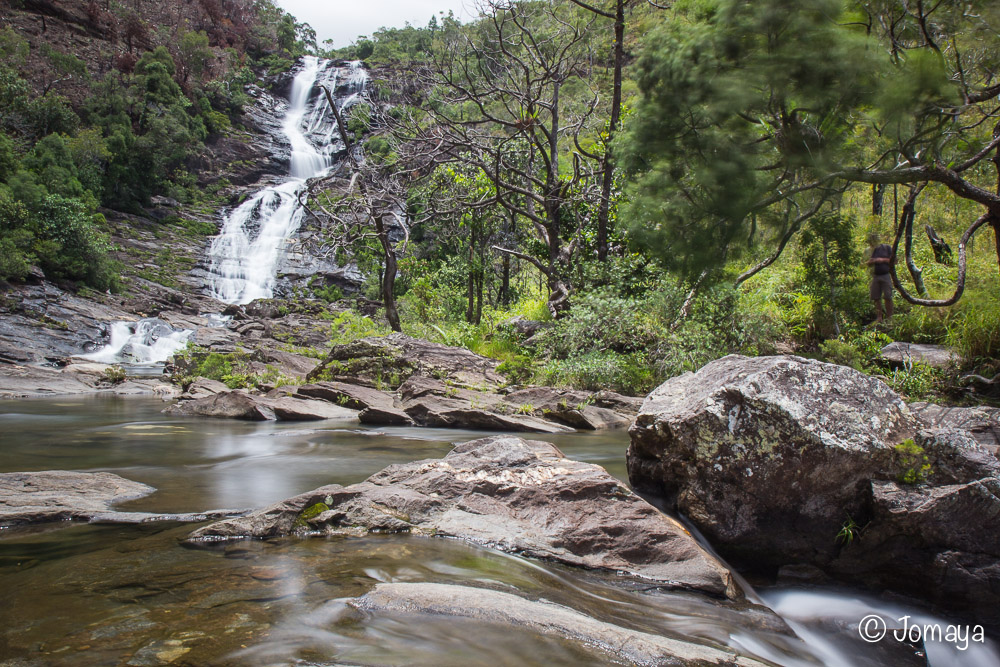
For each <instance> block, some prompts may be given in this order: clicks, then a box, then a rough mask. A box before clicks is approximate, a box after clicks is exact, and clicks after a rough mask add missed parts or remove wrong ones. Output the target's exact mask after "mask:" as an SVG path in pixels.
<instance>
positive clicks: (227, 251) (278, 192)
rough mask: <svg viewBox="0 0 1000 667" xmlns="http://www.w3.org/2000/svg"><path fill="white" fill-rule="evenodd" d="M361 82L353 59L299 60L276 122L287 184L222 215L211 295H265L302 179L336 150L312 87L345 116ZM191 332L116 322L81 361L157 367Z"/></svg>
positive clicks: (293, 226)
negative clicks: (285, 153)
mask: <svg viewBox="0 0 1000 667" xmlns="http://www.w3.org/2000/svg"><path fill="white" fill-rule="evenodd" d="M367 82H368V73H367V72H366V71H365V70H364V69H363V68H362V66H361V62H360V61H358V62H352V63H349V64H348V65H347V66H346V67H337V66H335V65H334V64H333V63H332V62H330V61H329V60H320V59H319V58H316V57H314V56H306V57H305V58H303V63H302V69H301V70H300V71H299V72H298V74H296V76H295V79H294V81H293V83H292V91H291V96H290V98H289V101H288V110H287V111H286V113H285V117H284V120H283V122H282V133H283V134H284V135H285V137H286V139H287V140H288V144H289V147H290V151H289V160H288V163H289V169H288V179H287V180H286V181H284V182H282V183H279V184H278V185H272V186H268V187H265V188H263V189H262V190H260V191H258V192H256V193H255V194H254V195H253V196H252V197H250V198H249V199H247V200H246V201H245V202H243V203H242V204H241V205H240V206H238V207H237V208H236V209H234V210H233V211H232V212H230V213H229V215H228V216H226V219H225V221H224V223H223V226H222V231H221V233H220V234H219V236H217V237H216V238H215V240H214V241H213V243H212V246H211V248H210V249H209V253H208V254H209V260H210V268H209V276H210V277H209V284H208V288H209V290H210V291H211V293H212V296H214V297H215V298H217V299H219V300H220V301H223V302H225V303H236V304H244V303H249V302H251V301H253V300H254V299H260V298H269V297H271V296H272V295H273V292H274V282H275V277H276V272H277V266H278V262H279V261H280V260H281V255H282V250H283V248H284V245H285V243H286V242H287V241H288V239H289V238H290V237H291V236H292V235H293V234H295V232H296V230H298V228H299V224H300V223H301V222H302V216H303V213H304V211H303V208H302V205H301V204H300V202H299V198H300V196H301V195H302V191H303V190H304V189H305V187H306V183H307V182H308V180H309V179H311V178H316V177H319V176H323V175H325V174H326V173H327V172H328V171H329V170H330V168H331V167H332V166H333V154H334V153H335V152H336V151H337V150H339V149H342V148H343V143H342V142H341V141H340V138H339V136H337V126H336V123H335V122H334V119H333V114H332V113H331V112H330V109H329V108H328V105H327V103H326V100H325V98H324V97H323V96H322V95H317V94H316V92H315V91H316V86H317V85H323V86H326V87H327V88H329V89H330V90H331V91H337V97H336V98H335V101H336V103H337V105H338V107H339V108H340V109H341V110H345V109H348V108H350V107H351V106H353V105H354V104H355V103H357V101H358V99H359V98H360V96H361V93H362V92H363V91H364V88H365V85H366V84H367ZM192 333H193V332H192V331H190V330H182V331H178V330H174V329H172V328H171V327H169V325H167V324H166V323H164V322H161V321H160V320H155V319H153V320H140V321H139V322H116V323H114V324H112V325H111V328H110V332H109V341H108V344H107V345H105V346H104V347H103V348H101V349H100V350H98V351H97V352H93V353H91V354H87V355H83V358H85V359H89V360H91V361H97V362H101V363H124V364H137V365H143V364H147V365H148V364H157V363H162V362H164V361H166V359H167V358H168V357H169V356H170V355H172V354H174V353H175V352H177V351H178V350H179V349H181V348H183V347H184V345H185V344H186V342H187V339H188V338H189V337H190V335H191V334H192Z"/></svg>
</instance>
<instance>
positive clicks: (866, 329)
mask: <svg viewBox="0 0 1000 667" xmlns="http://www.w3.org/2000/svg"><path fill="white" fill-rule="evenodd" d="M92 4H93V3H92ZM661 4H665V3H655V2H648V1H647V0H592V1H590V2H585V1H578V0H551V1H549V0H546V1H542V0H522V1H520V2H512V1H510V0H486V1H484V2H483V3H481V5H480V6H481V11H482V13H481V15H480V17H479V18H478V19H477V20H474V21H471V22H470V23H468V24H465V25H462V24H460V23H459V22H458V21H457V20H455V18H454V17H453V16H441V17H435V18H434V19H432V20H431V22H430V23H429V24H428V25H427V26H426V27H414V26H409V25H408V26H406V27H404V28H383V29H381V30H378V31H375V32H374V33H372V34H371V35H368V36H363V37H360V38H359V39H358V40H357V41H356V42H355V43H354V44H353V45H351V46H350V47H347V48H345V49H340V50H333V51H323V50H322V49H320V48H318V47H317V45H316V39H315V33H314V32H313V31H312V30H311V28H309V26H307V25H303V24H300V23H298V22H296V21H295V19H294V18H293V17H291V16H289V15H287V14H285V13H284V12H282V11H281V10H280V9H278V8H277V7H276V6H274V5H273V4H272V3H270V2H267V1H258V2H253V3H250V2H241V1H239V0H200V2H199V3H198V6H199V7H200V8H201V9H200V10H199V11H201V12H202V15H203V17H204V18H203V21H204V25H203V26H199V25H194V24H190V25H189V27H187V28H183V29H181V28H178V29H177V30H176V31H175V33H174V34H171V35H166V34H160V33H157V32H156V31H154V30H152V29H151V27H150V26H149V25H148V24H146V25H145V26H144V24H143V21H142V20H141V17H138V16H137V15H135V13H134V12H131V11H130V10H128V9H126V8H124V7H121V6H118V5H115V4H114V3H112V5H111V6H112V7H117V9H115V10H114V11H117V12H118V14H117V15H113V16H112V15H108V13H107V12H104V11H102V10H98V9H95V10H94V11H96V14H95V16H94V17H91V19H88V20H93V21H94V22H96V23H97V24H101V25H105V24H107V25H112V24H113V25H115V26H117V28H116V32H115V33H114V34H115V35H116V36H115V37H114V39H113V41H112V42H111V43H110V44H111V45H110V47H109V53H108V59H107V61H106V62H105V64H104V65H102V67H101V68H98V69H100V71H97V69H95V68H94V67H93V63H90V62H86V63H84V62H83V61H81V60H80V59H79V58H77V57H76V56H74V55H72V54H69V53H64V52H61V51H59V50H57V49H54V48H53V47H48V46H46V45H40V46H36V48H34V49H29V48H28V46H27V45H26V43H25V42H24V40H23V39H21V38H19V37H18V36H17V34H16V33H15V32H14V31H12V30H9V29H7V30H4V31H3V32H0V101H2V102H3V103H2V105H0V131H2V134H0V245H2V249H3V253H2V255H0V257H2V259H0V278H4V279H19V278H23V277H24V276H25V275H27V273H28V272H29V270H30V268H31V266H33V265H37V266H39V267H41V269H42V270H43V271H44V272H45V274H46V276H48V277H50V278H62V279H70V280H76V281H81V282H83V283H86V284H88V285H91V286H94V287H98V288H101V289H106V288H113V287H114V285H115V280H116V276H117V272H116V268H115V267H114V266H113V265H111V263H110V262H109V261H108V259H107V258H108V252H107V249H108V243H109V241H108V236H107V230H106V229H105V228H104V225H103V222H102V216H101V215H100V213H98V211H99V210H100V209H101V207H105V208H113V209H116V210H126V211H127V210H134V211H138V210H140V209H142V208H143V207H145V206H147V205H148V203H149V200H150V197H152V196H154V195H166V196H169V197H172V198H174V199H177V200H179V201H182V202H191V201H198V200H199V197H202V196H203V188H202V184H201V183H199V182H198V180H197V178H196V177H195V175H194V174H193V171H194V170H193V167H192V164H193V162H194V159H195V158H196V156H197V155H198V154H199V153H200V151H202V150H203V148H204V145H205V142H206V141H211V140H212V139H213V137H217V136H220V135H224V134H226V133H228V132H231V131H232V127H233V124H234V123H238V122H239V118H240V110H241V106H242V104H243V103H244V100H245V98H244V87H245V86H246V85H247V84H248V83H251V82H253V81H256V80H258V77H261V76H264V75H266V74H268V73H275V72H281V71H285V70H287V69H289V68H290V67H291V66H292V65H293V62H294V58H295V57H297V56H298V55H301V54H302V53H318V54H319V55H324V56H327V57H331V58H348V59H362V60H364V61H365V62H366V63H367V64H368V66H369V67H370V68H371V69H372V72H373V77H374V79H373V81H372V85H371V86H370V87H369V89H368V91H367V94H366V99H365V100H364V102H363V103H362V104H359V105H357V106H355V107H353V109H352V111H351V113H350V115H349V117H348V118H346V119H345V120H346V128H345V129H346V135H347V137H346V138H347V140H348V142H349V143H351V144H356V145H358V146H360V147H362V148H363V155H364V159H361V160H357V161H355V162H353V163H352V164H351V165H350V167H349V169H348V170H347V171H348V172H356V173H357V178H355V179H354V180H351V178H350V176H351V174H350V173H346V174H345V173H344V172H343V171H336V172H335V173H334V174H333V175H332V176H331V177H330V178H329V179H326V180H324V181H323V182H319V183H315V184H313V188H312V189H313V197H314V199H313V201H314V202H315V204H316V205H315V206H312V207H311V208H312V211H313V213H314V214H315V215H314V217H313V218H311V219H310V224H314V225H317V226H318V227H319V228H320V232H321V233H322V234H325V235H326V246H325V248H326V249H327V250H328V251H330V252H335V253H337V254H338V255H339V256H341V257H346V256H347V255H348V254H350V255H351V256H353V257H354V258H356V260H357V261H358V264H359V266H360V268H361V269H362V271H363V272H364V274H365V275H366V277H367V280H368V283H367V284H366V286H365V290H364V291H365V296H367V297H369V298H371V299H374V300H377V301H379V302H381V303H382V305H383V306H384V311H383V312H384V315H385V317H384V319H385V321H386V322H387V323H388V324H389V325H390V326H391V327H392V328H395V329H402V330H403V331H405V332H407V333H411V334H413V335H418V336H422V337H425V338H428V339H431V340H438V341H441V342H445V343H449V344H456V345H463V346H466V347H469V348H470V349H473V350H475V351H477V352H480V353H482V354H487V355H490V356H493V357H496V358H498V359H501V360H502V361H503V363H504V366H503V369H504V370H505V371H506V372H507V373H508V374H509V375H510V376H511V377H512V378H514V379H516V380H518V381H530V380H533V381H539V382H548V383H553V384H569V385H574V386H581V387H587V388H599V387H609V388H613V389H617V390H620V391H625V392H644V391H647V390H649V389H650V388H652V387H653V386H655V385H656V384H657V383H658V382H660V381H662V380H663V379H665V378H666V377H669V376H672V375H675V374H677V373H680V372H683V371H685V370H694V369H696V368H698V367H699V366H701V365H702V364H704V363H705V362H707V361H709V360H710V359H713V358H715V357H718V356H720V355H724V354H728V353H744V354H761V353H771V352H776V351H783V352H788V351H796V352H798V353H801V354H807V355H812V356H818V357H822V358H826V359H829V360H833V361H837V362H838V363H845V364H848V365H852V366H855V367H857V368H859V369H862V370H865V371H868V372H873V373H878V374H881V375H883V376H885V377H886V378H887V380H888V381H889V382H890V383H891V384H893V386H895V387H896V388H897V389H899V390H900V391H902V392H904V393H906V394H907V395H909V396H922V395H928V394H933V393H941V392H947V393H949V394H950V395H951V398H955V399H960V398H962V396H964V395H965V393H964V392H966V391H967V390H968V389H967V386H966V384H965V383H963V382H961V381H960V379H959V378H960V375H962V374H967V373H969V372H970V371H971V372H973V373H975V374H977V375H980V376H983V377H984V378H990V377H993V376H994V375H996V374H997V373H998V371H1000V362H998V350H1000V272H998V270H997V269H998V266H1000V241H998V232H1000V194H998V189H997V185H996V184H997V178H998V172H997V169H998V168H1000V139H997V138H996V137H997V132H998V130H997V129H996V128H997V127H1000V125H998V121H1000V118H998V117H997V113H998V102H997V97H998V93H1000V70H998V68H1000V50H998V49H997V48H996V35H997V33H998V30H1000V8H997V6H996V4H995V3H991V2H987V1H984V0H978V1H973V2H968V1H963V2H959V1H958V0H943V1H941V2H936V3H933V4H932V5H928V4H927V3H920V2H917V3H913V2H895V1H893V2H869V1H867V0H805V1H803V2H800V3H795V5H794V7H793V8H791V9H790V6H789V4H788V3H786V2H782V1H780V0H759V1H756V0H755V1H754V2H744V1H741V0H679V1H677V2H674V3H670V7H669V8H666V7H663V6H660V5H661ZM88 11H89V10H88ZM112 13H113V12H112ZM186 25H187V24H186ZM40 62H43V63H45V68H44V71H45V72H46V74H45V75H44V76H34V77H28V76H27V73H26V72H27V69H28V64H29V63H30V64H37V63H40ZM70 85H72V86H75V88H72V91H75V92H73V93H72V94H71V92H72V91H71V90H70V87H68V86H70ZM81 86H82V88H81ZM81 90H82V92H81ZM62 91H65V94H63V92H62ZM352 154H353V153H352ZM356 183H360V185H359V186H358V187H354V185H355V184H356ZM925 225H926V226H927V230H926V236H925V234H924V233H923V231H924V226H925ZM873 239H878V240H879V241H880V242H887V243H891V244H894V245H895V247H896V250H897V253H896V254H897V257H898V262H897V264H896V267H895V268H896V271H895V273H896V283H897V289H898V290H901V296H902V297H903V298H897V313H896V315H895V317H893V318H892V320H891V321H890V322H889V323H887V324H884V325H879V326H875V325H873V324H872V320H873V315H874V313H873V308H872V304H871V302H870V301H869V299H868V293H867V282H868V278H867V276H868V271H869V269H867V267H866V266H865V260H866V252H867V251H868V249H869V247H870V241H871V240H873ZM932 240H933V242H932ZM940 240H943V242H944V243H945V244H946V245H943V244H942V243H940V242H939V241H940ZM904 291H905V292H904ZM299 294H300V296H311V297H314V298H321V299H322V300H324V301H331V302H332V301H334V300H336V299H337V298H338V297H340V296H341V295H340V293H339V291H338V290H336V289H335V288H332V287H329V286H326V285H323V284H312V283H310V285H308V286H306V287H304V288H303V291H301V292H300V293H299ZM359 317H360V316H358V317H352V318H349V319H350V321H351V322H352V323H354V324H357V323H358V321H360V320H359ZM352 330H356V331H359V332H360V331H365V332H369V333H370V332H372V331H381V330H382V325H381V324H377V325H376V324H372V323H370V322H369V323H367V324H364V325H361V326H355V327H353V329H352ZM890 340H902V341H913V342H922V343H941V344H946V345H950V346H952V347H953V348H955V349H957V350H958V351H959V352H960V353H961V355H962V358H963V361H962V364H961V368H956V369H953V370H952V371H944V372H942V371H938V370H933V369H930V368H926V367H923V366H920V365H919V364H914V365H907V366H906V367H905V368H902V369H892V368H890V367H889V366H887V365H885V364H884V362H882V361H881V359H880V357H879V349H880V348H881V347H882V346H883V345H884V344H886V343H887V342H889V341H890ZM234 373H235V371H234V372H233V373H228V375H230V376H233V377H235V375H234ZM221 375H226V373H222V374H221ZM221 375H220V377H221ZM236 375H238V374H236ZM996 386H997V385H996V383H994V384H993V385H988V384H985V385H982V386H981V387H980V388H983V387H985V388H986V391H987V392H988V391H990V390H992V391H994V392H995V391H996Z"/></svg>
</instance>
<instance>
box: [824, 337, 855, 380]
mask: <svg viewBox="0 0 1000 667" xmlns="http://www.w3.org/2000/svg"><path fill="white" fill-rule="evenodd" d="M819 350H820V352H821V353H822V354H823V358H824V359H826V361H829V362H830V363H831V364H838V365H840V366H850V367H851V368H853V369H854V370H856V371H862V372H863V371H864V370H865V365H866V364H865V358H864V355H863V354H862V353H861V351H860V350H858V348H856V347H855V346H854V345H851V344H850V343H847V342H845V341H842V340H838V339H836V338H831V339H830V340H825V341H823V342H822V343H820V344H819Z"/></svg>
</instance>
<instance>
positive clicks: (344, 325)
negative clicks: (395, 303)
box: [330, 310, 392, 345]
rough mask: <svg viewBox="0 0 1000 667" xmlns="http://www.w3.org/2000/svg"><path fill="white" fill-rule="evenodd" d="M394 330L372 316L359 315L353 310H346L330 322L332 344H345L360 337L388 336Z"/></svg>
mask: <svg viewBox="0 0 1000 667" xmlns="http://www.w3.org/2000/svg"><path fill="white" fill-rule="evenodd" d="M390 333H392V330H391V329H390V328H389V327H387V326H385V325H382V324H377V323H375V322H374V321H373V320H372V319H371V318H369V317H365V316H364V315H359V314H358V313H355V312H354V311H353V310H345V311H343V312H342V313H339V314H338V315H337V316H335V317H334V318H333V322H332V323H331V324H330V344H331V345H343V344H345V343H350V342H352V341H355V340H358V339H360V338H369V337H371V336H388V335H389V334H390Z"/></svg>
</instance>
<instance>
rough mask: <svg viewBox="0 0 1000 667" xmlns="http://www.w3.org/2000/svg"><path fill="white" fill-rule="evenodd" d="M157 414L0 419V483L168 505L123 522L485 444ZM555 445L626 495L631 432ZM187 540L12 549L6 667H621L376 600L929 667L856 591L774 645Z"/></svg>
mask: <svg viewBox="0 0 1000 667" xmlns="http://www.w3.org/2000/svg"><path fill="white" fill-rule="evenodd" d="M162 408H163V404H162V403H161V402H160V401H158V400H153V399H136V398H129V399H122V398H112V397H87V398H72V399H61V400H60V399H56V400H52V399H48V400H35V401H16V402H8V403H0V432H2V433H4V437H3V445H2V449H0V471H4V472H6V471H34V470H48V469H66V470H92V471H96V470H106V471H111V472H114V473H117V474H119V475H121V476H123V477H126V478H129V479H133V480H136V481H140V482H145V483H148V484H151V485H153V486H155V487H156V488H157V489H158V490H157V492H156V493H154V494H153V495H151V496H148V497H147V498H143V499H140V500H137V501H133V502H130V503H127V504H125V505H123V506H122V509H133V510H141V511H153V512H188V511H197V510H204V509H214V508H239V507H249V506H253V507H260V506H262V505H265V504H268V503H270V502H272V501H275V500H279V499H283V498H286V497H289V496H292V495H295V494H297V493H301V492H303V491H307V490H310V489H313V488H315V487H318V486H321V485H323V484H329V483H334V482H336V483H341V484H351V483H355V482H359V481H361V480H363V479H364V478H366V477H367V476H369V475H371V474H372V473H374V472H376V471H378V470H380V469H382V468H383V467H385V466H386V465H389V464H391V463H400V462H407V461H412V460H415V459H421V458H428V457H440V456H443V455H444V454H445V453H447V452H448V451H449V450H450V448H451V446H452V443H455V442H461V441H464V440H468V439H471V438H474V437H480V436H482V435H483V434H482V433H475V432H461V431H452V430H448V431H445V430H433V429H416V428H385V429H378V430H375V429H369V428H364V427H359V426H358V425H357V423H356V422H354V423H352V422H345V423H338V422H318V423H313V424H310V425H305V426H304V425H302V424H294V423H287V422H265V423H259V424H252V423H243V422H233V421H225V420H194V419H176V418H171V417H168V416H165V415H162V414H161V413H160V410H161V409H162ZM544 439H546V440H550V441H552V442H554V443H555V444H557V445H558V446H559V447H560V448H561V449H562V450H563V451H564V452H565V453H566V454H567V455H568V456H570V457H572V458H575V459H579V460H584V461H588V462H592V463H597V464H599V465H602V466H604V467H605V468H607V469H608V470H609V472H611V473H612V474H614V475H616V476H618V477H619V478H624V477H625V468H624V462H625V448H626V446H627V435H626V434H625V433H624V432H611V433H577V434H570V435H559V436H544ZM193 528H194V526H191V525H179V524H145V525H130V526H102V525H74V526H71V527H63V526H53V525H49V526H39V527H36V528H32V529H18V530H10V529H8V530H6V531H4V532H3V533H0V590H2V591H3V595H4V604H3V605H2V607H0V664H17V665H36V664H37V665H74V666H76V665H115V664H124V665H160V664H169V663H173V664H188V665H207V664H217V665H251V666H257V665H259V666H270V665H333V664H428V665H430V664H432V665H435V666H443V665H455V666H456V667H457V666H459V665H463V666H464V665H480V664H489V665H508V664H509V665H571V664H572V665H578V664H579V665H591V664H593V665H597V664H607V663H608V657H607V655H605V654H602V653H600V652H599V651H593V650H591V649H589V648H588V647H586V646H585V645H582V644H580V643H578V642H573V641H569V640H568V639H562V638H552V637H545V636H541V635H536V634H534V633H530V632H526V631H520V630H512V629H511V628H509V627H497V626H493V625H491V624H488V623H481V622H475V621H471V620H456V619H452V618H434V617H428V616H416V615H412V616H406V617H401V616H384V615H375V616H367V615H362V614H360V613H359V612H356V611H354V610H353V609H352V608H350V607H348V606H347V605H346V604H345V603H344V600H345V599H346V598H350V597H355V596H358V595H362V594H364V593H365V592H367V591H368V590H370V589H371V588H372V587H373V586H374V585H375V584H376V583H378V582H439V583H458V584H468V585H471V586H489V587H492V588H495V589H499V590H506V591H508V592H512V593H515V594H518V595H521V596H524V597H529V598H532V599H538V598H545V599H547V600H551V601H553V602H557V603H561V604H564V605H566V606H568V607H571V608H573V609H576V610H578V611H581V612H583V613H586V614H589V615H591V616H593V617H594V618H597V619H600V620H603V621H608V622H612V623H617V624H619V625H622V626H626V627H630V628H634V629H637V630H641V631H645V632H651V633H657V634H662V635H667V636H673V637H678V638H687V639H697V640H699V641H702V642H705V643H708V644H715V645H718V646H731V647H734V648H737V650H739V651H740V652H742V653H744V654H746V655H754V656H758V657H760V658H764V659H766V660H769V661H771V662H773V663H774V664H780V665H873V666H874V665H909V664H913V665H921V664H925V661H924V659H923V658H921V657H920V656H919V655H917V651H916V650H915V649H913V648H912V647H907V646H905V645H899V644H898V643H894V642H891V641H888V640H886V641H884V642H881V643H878V644H867V643H864V642H863V641H861V640H860V639H859V638H858V637H857V622H858V621H859V620H860V618H861V617H862V616H864V615H865V614H866V613H873V611H874V612H885V613H886V614H896V615H897V616H898V615H899V614H901V613H909V614H913V615H915V617H916V615H922V616H927V615H926V614H925V613H924V612H921V611H919V610H913V609H907V608H905V607H902V606H899V605H897V606H895V607H893V606H892V605H888V604H886V603H884V602H880V601H878V600H874V599H869V598H865V597H863V596H858V595H855V594H852V593H850V592H846V591H843V590H840V591H817V590H794V589H771V590H764V591H759V592H760V594H761V596H762V598H763V599H764V600H765V601H766V603H767V604H768V605H770V606H771V607H772V608H774V609H776V610H778V611H779V612H780V613H781V614H782V615H783V616H784V617H785V618H786V620H788V621H789V622H790V623H791V624H792V626H793V627H794V628H795V629H796V631H797V633H798V637H795V636H791V635H788V634H783V633H778V632H774V631H772V630H768V629H765V627H764V626H763V625H762V624H761V622H760V614H758V613H752V612H746V611H739V610H736V609H731V608H726V607H722V606H720V605H717V604H714V603H712V602H710V601H707V600H705V599H703V598H701V597H699V596H697V595H693V594H683V593H675V592H674V593H667V592H662V591H657V590H653V589H650V590H647V589H646V588H645V587H644V586H641V585H636V584H635V583H634V582H633V583H631V584H630V583H629V582H628V581H626V580H623V579H621V578H619V577H616V576H614V575H613V574H610V573H601V572H591V571H586V570H580V569H574V568H570V567H564V566H560V565H555V564H551V563H545V562H541V561H537V560H530V559H525V558H520V557H518V556H515V555H509V554H502V553H498V552H494V551H490V550H486V549H481V548H477V547H474V546H471V545H468V544H466V543H464V542H460V541H457V540H447V539H438V538H429V537H416V536H407V535H373V536H369V537H365V538H346V537H335V538H309V539H302V538H285V539H280V540H272V541H267V542H263V541H252V542H251V541H240V542H234V543H227V544H217V545H211V546H202V547H191V546H187V545H184V544H182V542H181V541H182V540H183V538H184V537H185V536H187V535H188V533H190V531H191V530H193ZM897 616H894V617H897ZM852 623H853V624H854V625H853V626H852ZM894 644H895V645H894ZM935 651H936V652H935ZM931 655H932V664H933V665H934V666H935V667H942V666H944V665H963V666H964V665H983V666H986V665H997V664H1000V654H998V653H997V652H996V649H995V648H994V647H993V646H992V645H987V646H985V647H984V646H983V645H974V646H972V647H971V648H970V649H969V650H967V651H965V652H960V651H957V650H956V649H954V648H951V649H948V650H943V651H942V650H936V649H935V647H931ZM6 661H10V662H6ZM19 661H20V662H19Z"/></svg>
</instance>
